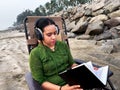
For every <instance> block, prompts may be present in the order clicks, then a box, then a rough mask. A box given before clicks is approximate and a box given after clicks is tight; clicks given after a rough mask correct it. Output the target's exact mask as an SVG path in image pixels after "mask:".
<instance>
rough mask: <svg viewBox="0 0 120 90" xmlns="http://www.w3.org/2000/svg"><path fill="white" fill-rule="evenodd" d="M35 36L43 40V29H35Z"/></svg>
mask: <svg viewBox="0 0 120 90" xmlns="http://www.w3.org/2000/svg"><path fill="white" fill-rule="evenodd" d="M35 35H36V38H37V39H38V40H43V34H42V30H41V29H39V28H35Z"/></svg>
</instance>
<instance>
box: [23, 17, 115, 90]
mask: <svg viewBox="0 0 120 90" xmlns="http://www.w3.org/2000/svg"><path fill="white" fill-rule="evenodd" d="M41 17H48V16H27V17H26V18H25V20H24V28H25V36H26V40H27V46H28V52H29V53H30V51H31V50H32V49H33V48H34V47H36V46H37V44H38V43H37V39H36V37H35V33H34V23H35V21H36V20H37V19H39V18H41ZM48 18H50V19H53V20H54V21H55V23H56V24H57V25H58V26H59V28H60V34H59V35H58V39H59V40H61V41H65V42H66V43H67V44H68V45H69V43H68V39H67V31H66V25H65V21H64V19H63V18H61V17H48ZM74 60H75V62H76V63H77V64H81V63H83V62H84V60H79V59H74ZM94 66H96V67H100V66H97V65H94ZM112 75H113V72H112V71H110V70H109V73H108V80H107V82H108V85H109V87H110V89H109V88H108V87H105V88H102V90H115V88H114V86H113V84H112V82H111V80H110V77H111V76H112ZM25 79H26V81H27V84H28V87H29V90H42V88H41V86H40V84H39V83H38V82H37V81H35V80H34V79H33V78H32V75H31V72H27V73H26V75H25ZM108 85H107V86H108Z"/></svg>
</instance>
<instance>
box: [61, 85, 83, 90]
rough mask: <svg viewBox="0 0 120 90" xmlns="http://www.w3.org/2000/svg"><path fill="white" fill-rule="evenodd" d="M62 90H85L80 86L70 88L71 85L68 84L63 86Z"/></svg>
mask: <svg viewBox="0 0 120 90" xmlns="http://www.w3.org/2000/svg"><path fill="white" fill-rule="evenodd" d="M61 90H83V89H82V88H80V85H72V86H70V85H68V84H66V85H64V86H62V88H61Z"/></svg>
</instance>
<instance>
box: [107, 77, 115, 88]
mask: <svg viewBox="0 0 120 90" xmlns="http://www.w3.org/2000/svg"><path fill="white" fill-rule="evenodd" d="M108 83H109V85H110V87H111V89H112V90H115V88H114V86H113V84H112V82H111V81H110V78H108Z"/></svg>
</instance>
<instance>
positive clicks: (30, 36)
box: [24, 16, 69, 53]
mask: <svg viewBox="0 0 120 90" xmlns="http://www.w3.org/2000/svg"><path fill="white" fill-rule="evenodd" d="M42 17H47V18H50V19H52V20H53V21H54V22H55V23H56V24H57V25H58V26H59V29H60V33H59V35H58V36H57V39H58V40H60V41H66V42H67V44H68V39H67V32H66V25H65V21H64V19H63V18H62V17H50V16H27V17H26V18H25V20H24V27H25V36H26V40H27V46H28V52H29V53H30V52H31V50H32V49H33V48H34V47H36V46H37V44H38V42H37V38H36V36H35V32H34V25H35V22H36V20H37V19H39V18H42ZM68 45H69V44H68Z"/></svg>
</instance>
